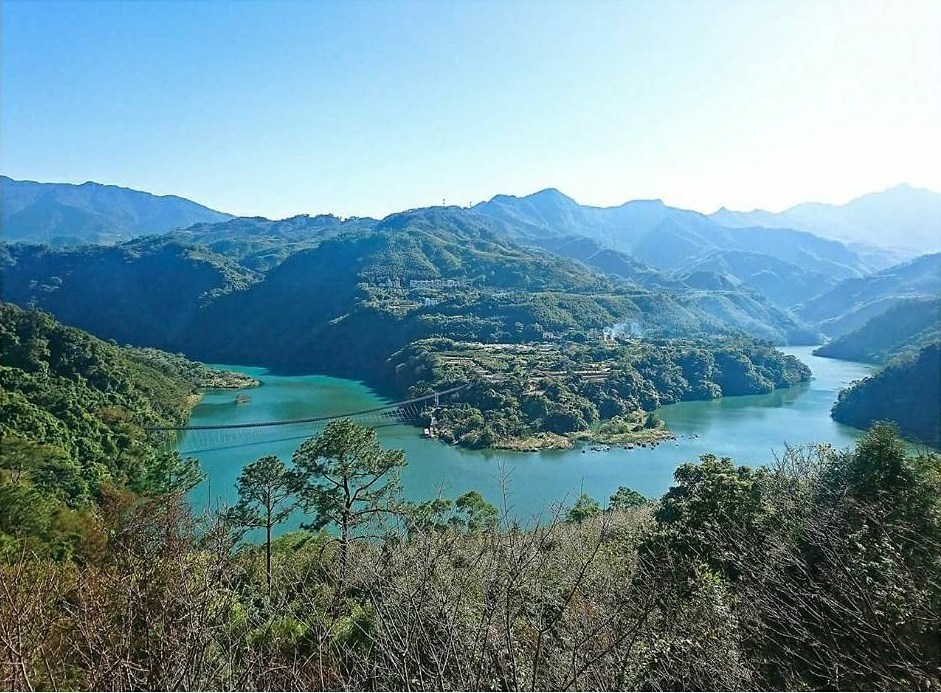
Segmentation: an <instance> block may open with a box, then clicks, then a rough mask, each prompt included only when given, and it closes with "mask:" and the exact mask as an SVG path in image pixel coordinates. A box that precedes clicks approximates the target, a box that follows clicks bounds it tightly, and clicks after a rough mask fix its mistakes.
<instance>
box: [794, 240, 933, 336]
mask: <svg viewBox="0 0 941 693" xmlns="http://www.w3.org/2000/svg"><path fill="white" fill-rule="evenodd" d="M937 296H941V254H933V255H923V256H922V257H919V258H916V259H915V260H912V261H910V262H906V263H903V264H901V265H896V266H894V267H890V268H888V269H885V270H882V271H881V272H877V273H875V274H872V275H869V276H867V277H863V278H854V279H847V280H845V281H843V282H841V283H840V284H838V285H836V286H835V287H833V288H832V289H831V290H829V291H827V292H825V293H823V294H821V295H820V296H817V297H816V298H813V299H811V300H809V301H807V302H806V303H804V304H803V305H801V306H799V307H798V308H797V310H796V313H797V315H799V316H800V317H801V318H803V319H804V320H806V321H807V322H808V323H809V324H811V325H814V326H815V327H817V328H818V329H820V330H821V331H822V332H824V333H826V334H827V335H828V336H830V337H834V338H835V337H839V336H841V335H844V334H846V333H847V332H851V331H852V330H855V329H857V328H858V327H862V325H863V324H865V323H866V321H867V320H869V319H871V318H874V317H876V316H877V315H879V314H880V313H883V312H885V311H886V310H888V309H889V308H891V307H892V306H893V305H896V304H897V303H899V302H901V301H904V300H906V299H910V298H932V297H937Z"/></svg>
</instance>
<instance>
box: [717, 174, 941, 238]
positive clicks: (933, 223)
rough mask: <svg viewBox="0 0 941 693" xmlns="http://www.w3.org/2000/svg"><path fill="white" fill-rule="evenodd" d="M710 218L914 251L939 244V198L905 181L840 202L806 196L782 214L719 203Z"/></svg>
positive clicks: (725, 224)
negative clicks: (806, 199) (733, 208)
mask: <svg viewBox="0 0 941 693" xmlns="http://www.w3.org/2000/svg"><path fill="white" fill-rule="evenodd" d="M710 218H711V219H713V220H714V221H716V222H718V223H719V224H722V225H723V226H730V227H742V226H766V227H769V228H779V227H784V228H792V229H801V230H804V231H810V232H811V233H815V234H818V235H820V236H824V237H826V238H837V239H840V240H842V241H848V242H856V243H867V244H871V245H877V246H885V247H894V248H900V249H904V250H906V251H909V252H914V253H925V252H936V251H939V250H941V198H939V195H938V193H935V192H932V191H930V190H923V189H920V188H913V187H911V186H910V185H905V184H903V185H897V186H895V187H894V188H889V189H888V190H886V191H884V192H877V193H870V194H869V195H863V196H862V197H858V198H856V199H854V200H851V201H849V202H847V203H846V204H844V205H831V204H823V203H819V202H805V203H803V204H799V205H795V206H794V207H791V208H790V209H787V210H785V211H783V212H781V213H780V214H774V213H772V212H765V211H763V210H755V211H753V212H733V211H730V210H728V209H725V208H724V207H723V208H722V209H720V210H719V211H717V212H715V213H713V214H711V215H710Z"/></svg>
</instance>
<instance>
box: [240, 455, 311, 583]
mask: <svg viewBox="0 0 941 693" xmlns="http://www.w3.org/2000/svg"><path fill="white" fill-rule="evenodd" d="M290 481H291V479H290V475H289V472H288V470H287V468H286V467H285V466H284V463H283V462H282V461H281V460H279V459H278V458H277V457H275V456H274V455H266V456H264V457H262V458H260V459H258V460H256V461H254V462H252V463H251V464H250V465H248V466H247V467H245V468H244V469H243V470H242V472H241V474H239V478H238V482H237V487H238V494H239V501H238V503H237V504H236V506H235V507H234V508H233V509H232V513H231V517H232V519H233V521H234V522H235V524H237V525H238V526H240V527H245V528H256V527H257V528H262V527H263V528H264V530H265V575H266V576H267V583H268V592H269V594H270V593H271V529H272V528H273V527H274V526H275V525H277V524H280V523H281V522H283V521H284V520H285V519H287V517H288V515H290V514H291V511H292V510H294V508H295V507H297V502H296V501H295V500H294V494H293V493H292V491H291V484H290Z"/></svg>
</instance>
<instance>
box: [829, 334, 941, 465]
mask: <svg viewBox="0 0 941 693" xmlns="http://www.w3.org/2000/svg"><path fill="white" fill-rule="evenodd" d="M833 418H834V419H836V420H837V421H839V422H841V423H845V424H847V425H849V426H855V427H856V428H867V427H868V426H871V425H872V424H873V423H874V422H876V421H893V422H895V423H896V424H898V427H899V429H900V430H901V431H902V432H903V433H904V434H905V435H907V436H909V437H911V438H914V439H916V440H920V441H923V442H925V443H928V444H929V445H934V446H936V447H938V446H941V341H935V342H933V343H931V344H929V345H927V346H925V347H922V348H921V349H919V350H918V351H914V352H908V353H905V354H902V355H901V356H898V357H896V358H895V359H893V360H892V361H890V362H889V363H888V364H887V365H886V367H885V368H883V369H882V370H880V371H879V372H878V373H875V374H874V375H871V376H869V377H868V378H865V379H864V380H862V381H860V382H857V383H854V384H853V385H852V386H851V387H849V388H847V389H845V390H842V391H841V392H840V396H839V399H838V400H837V402H836V404H834V405H833Z"/></svg>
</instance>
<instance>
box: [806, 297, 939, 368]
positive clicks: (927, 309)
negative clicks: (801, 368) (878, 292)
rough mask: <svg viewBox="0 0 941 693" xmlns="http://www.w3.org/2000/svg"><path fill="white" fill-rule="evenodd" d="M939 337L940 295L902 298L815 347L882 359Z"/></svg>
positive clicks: (845, 356) (832, 352)
mask: <svg viewBox="0 0 941 693" xmlns="http://www.w3.org/2000/svg"><path fill="white" fill-rule="evenodd" d="M939 338H941V298H934V299H932V298H927V299H920V300H918V299H915V300H910V301H904V302H902V303H899V304H897V305H895V306H893V307H892V308H889V309H888V310H887V311H885V312H884V313H881V314H879V315H877V316H876V317H874V318H872V319H870V320H869V321H868V322H867V323H866V324H865V325H863V326H862V327H860V328H858V329H856V330H853V331H852V332H849V333H847V334H844V335H843V336H842V337H839V338H837V339H834V340H833V341H832V342H828V343H827V344H824V345H823V346H822V347H820V348H819V349H816V350H815V351H814V354H816V355H817V356H828V357H831V358H837V359H847V360H849V361H869V362H871V363H882V362H884V361H887V360H889V359H890V358H892V357H894V356H897V355H899V354H901V353H902V352H905V351H910V350H917V349H919V348H921V347H922V346H925V345H927V344H928V343H929V342H932V341H934V340H937V339H939Z"/></svg>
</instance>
